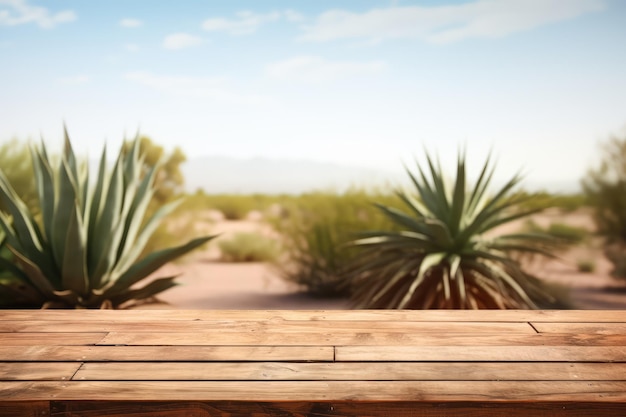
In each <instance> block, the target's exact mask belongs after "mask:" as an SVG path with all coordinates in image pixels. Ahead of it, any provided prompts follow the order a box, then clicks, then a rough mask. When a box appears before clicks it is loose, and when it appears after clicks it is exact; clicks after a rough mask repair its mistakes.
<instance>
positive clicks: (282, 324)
mask: <svg viewBox="0 0 626 417" xmlns="http://www.w3.org/2000/svg"><path fill="white" fill-rule="evenodd" d="M325 329H332V331H333V332H334V333H340V332H344V333H345V332H347V333H354V332H357V331H375V330H380V331H385V332H400V333H409V332H418V333H474V332H476V333H481V334H488V333H497V334H502V333H521V334H533V333H536V332H535V330H534V329H533V328H532V327H531V326H530V325H529V324H528V323H526V322H493V323H492V322H418V321H413V322H407V321H397V320H396V321H389V320H380V321H374V320H370V321H349V320H335V321H333V322H332V324H329V323H328V322H327V321H303V320H291V321H285V320H282V321H279V322H277V321H272V320H257V321H249V320H240V321H237V320H215V321H208V320H194V321H188V322H187V321H185V322H183V323H181V321H180V320H164V321H153V320H152V321H150V320H148V321H146V320H136V321H132V322H130V321H107V320H88V321H82V320H60V321H54V322H51V321H44V320H2V321H0V332H31V333H32V332H57V331H58V332H63V333H69V332H135V333H154V332H181V331H183V332H199V333H206V332H216V331H219V332H256V331H267V330H271V331H272V332H275V333H287V332H320V331H323V330H325Z"/></svg>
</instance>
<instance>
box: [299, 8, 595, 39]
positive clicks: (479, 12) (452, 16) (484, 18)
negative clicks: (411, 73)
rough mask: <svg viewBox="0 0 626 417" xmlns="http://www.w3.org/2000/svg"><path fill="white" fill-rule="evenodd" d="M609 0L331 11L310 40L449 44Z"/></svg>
mask: <svg viewBox="0 0 626 417" xmlns="http://www.w3.org/2000/svg"><path fill="white" fill-rule="evenodd" d="M605 7H606V4H605V0H476V1H473V2H470V3H462V4H457V5H449V6H433V7H420V6H407V7H390V8H386V9H373V10H370V11H368V12H365V13H352V12H348V11H343V10H331V11H328V12H325V13H323V14H321V15H320V16H319V17H318V18H317V21H316V22H315V23H314V24H313V25H311V26H307V27H305V28H304V34H303V35H302V36H301V37H300V38H299V39H300V40H305V41H316V42H323V41H330V40H335V39H356V38H366V39H368V40H370V41H374V42H377V41H382V40H385V39H393V38H417V39H422V40H424V41H427V42H430V43H449V42H455V41H460V40H462V39H467V38H495V37H502V36H506V35H508V34H511V33H515V32H521V31H524V30H529V29H532V28H534V27H537V26H541V25H545V24H549V23H553V22H558V21H561V20H566V19H572V18H575V17H577V16H580V15H583V14H585V13H590V12H595V11H600V10H603V9H604V8H605Z"/></svg>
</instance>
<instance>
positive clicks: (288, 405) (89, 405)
mask: <svg viewBox="0 0 626 417" xmlns="http://www.w3.org/2000/svg"><path fill="white" fill-rule="evenodd" d="M51 404H52V407H51V410H52V412H51V416H52V417H126V416H130V417H181V416H185V417H217V416H220V417H249V416H254V417H276V416H280V417H390V416H394V417H416V416H419V417H502V416H506V417H597V416H612V417H617V416H623V415H626V404H624V403H602V404H598V403H580V402H579V403H570V402H531V403H527V402H525V403H508V404H507V403H493V404H488V405H485V404H483V403H471V402H460V403H457V402H454V403H433V402H367V403H358V402H352V401H349V402H308V401H306V402H251V401H213V402H197V401H196V402H190V401H177V402H165V401H160V402H115V401H110V402H98V401H53V402H51Z"/></svg>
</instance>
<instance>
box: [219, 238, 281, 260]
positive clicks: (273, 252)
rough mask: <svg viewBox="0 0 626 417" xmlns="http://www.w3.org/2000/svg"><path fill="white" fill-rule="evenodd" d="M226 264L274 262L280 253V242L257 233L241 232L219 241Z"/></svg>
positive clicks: (222, 257)
mask: <svg viewBox="0 0 626 417" xmlns="http://www.w3.org/2000/svg"><path fill="white" fill-rule="evenodd" d="M217 244H218V246H219V248H220V252H221V259H222V260H223V261H225V262H272V261H275V260H276V259H277V258H278V256H279V253H280V249H279V246H278V242H277V241H276V240H274V239H271V238H268V237H264V236H261V235H259V234H257V233H246V232H240V233H236V234H234V235H233V236H232V237H231V238H230V239H220V240H218V241H217Z"/></svg>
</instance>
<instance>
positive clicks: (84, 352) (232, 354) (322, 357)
mask: <svg viewBox="0 0 626 417" xmlns="http://www.w3.org/2000/svg"><path fill="white" fill-rule="evenodd" d="M155 358H162V359H163V360H167V361H170V362H172V361H332V360H333V359H334V349H333V347H332V346H41V345H33V346H0V360H2V361H61V362H64V361H78V362H85V361H132V362H137V361H153V360H154V359H155Z"/></svg>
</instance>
